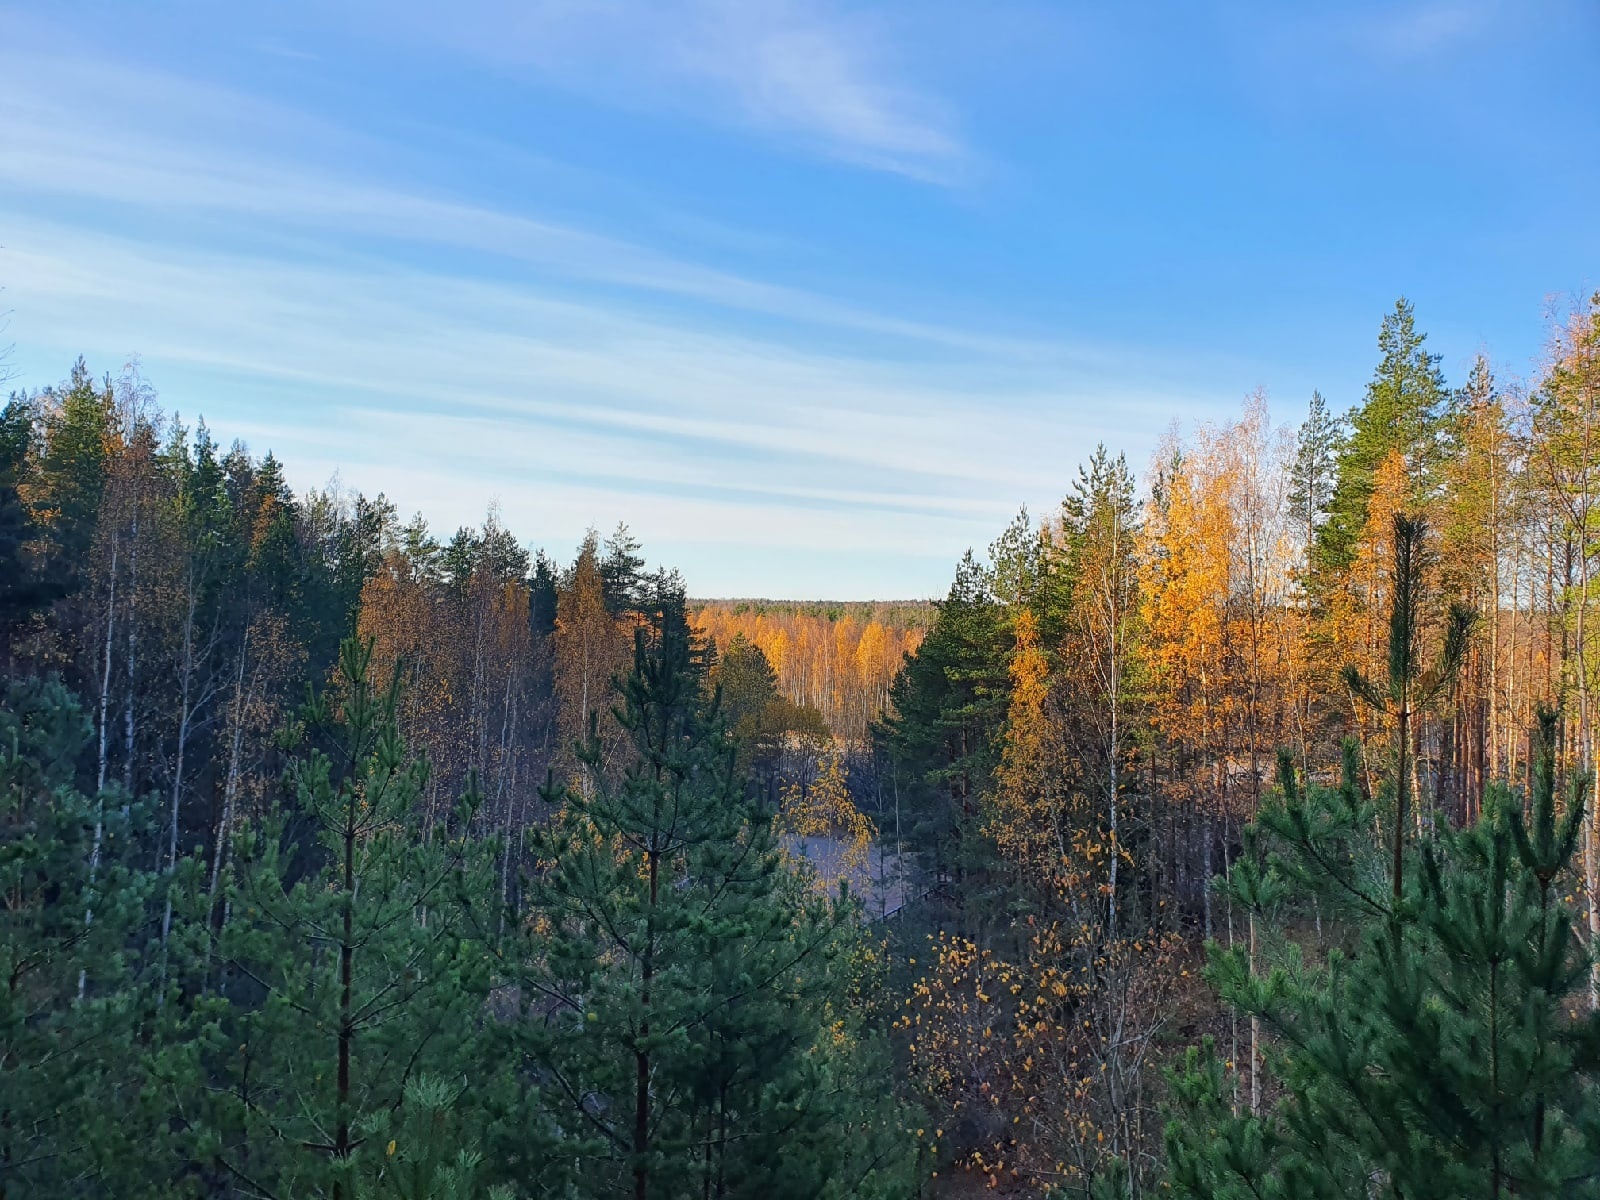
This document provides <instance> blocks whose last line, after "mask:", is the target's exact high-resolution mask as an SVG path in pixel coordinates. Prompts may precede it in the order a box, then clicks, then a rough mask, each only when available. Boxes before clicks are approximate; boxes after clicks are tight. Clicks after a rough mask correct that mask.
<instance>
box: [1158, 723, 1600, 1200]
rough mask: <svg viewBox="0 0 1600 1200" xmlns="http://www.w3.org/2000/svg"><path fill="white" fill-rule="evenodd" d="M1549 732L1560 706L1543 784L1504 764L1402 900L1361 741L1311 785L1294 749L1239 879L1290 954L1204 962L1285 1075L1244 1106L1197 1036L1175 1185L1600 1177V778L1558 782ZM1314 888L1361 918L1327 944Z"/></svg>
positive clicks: (1482, 1188)
mask: <svg viewBox="0 0 1600 1200" xmlns="http://www.w3.org/2000/svg"><path fill="white" fill-rule="evenodd" d="M1555 734H1556V722H1555V719H1554V717H1553V716H1551V715H1549V714H1546V715H1545V716H1543V717H1542V718H1541V721H1540V729H1539V732H1538V736H1537V738H1536V741H1537V743H1538V746H1539V754H1538V765H1537V770H1536V771H1535V776H1534V786H1533V791H1532V795H1531V796H1529V797H1527V798H1526V799H1524V798H1523V797H1520V796H1517V795H1514V794H1512V793H1511V792H1509V791H1508V790H1507V789H1505V788H1504V787H1503V786H1501V785H1496V786H1495V788H1493V789H1492V790H1491V796H1490V801H1489V803H1487V804H1486V806H1485V812H1484V814H1483V816H1482V817H1481V819H1480V820H1479V821H1478V822H1477V823H1476V824H1474V825H1473V826H1472V827H1470V828H1467V829H1464V830H1461V831H1450V832H1446V833H1444V834H1442V835H1441V836H1440V837H1439V838H1438V840H1437V842H1436V843H1434V844H1431V845H1429V846H1427V847H1425V848H1424V850H1423V852H1422V853H1421V854H1420V855H1416V856H1413V857H1412V858H1411V859H1409V860H1408V862H1407V871H1406V876H1405V880H1404V885H1405V889H1404V894H1403V896H1402V898H1401V901H1400V903H1399V907H1398V908H1396V907H1395V904H1394V902H1393V901H1392V900H1391V899H1390V898H1389V897H1388V896H1387V895H1386V894H1385V893H1386V891H1387V890H1388V889H1387V888H1386V887H1385V882H1386V881H1385V880H1384V878H1383V876H1384V873H1383V871H1382V869H1381V868H1380V867H1379V863H1380V862H1381V861H1382V853H1381V851H1380V849H1379V847H1378V846H1377V844H1376V843H1375V842H1374V841H1373V839H1372V837H1371V834H1370V829H1371V823H1372V818H1373V815H1374V811H1373V808H1372V806H1371V805H1369V804H1367V803H1365V802H1364V801H1362V799H1361V797H1360V792H1359V789H1358V788H1357V787H1356V786H1355V781H1354V774H1355V772H1354V755H1353V753H1347V755H1346V769H1345V782H1344V785H1343V786H1342V787H1341V788H1340V789H1339V791H1338V792H1336V793H1330V792H1327V791H1325V790H1323V789H1320V788H1315V787H1313V788H1311V789H1308V790H1305V791H1302V790H1301V788H1300V787H1299V786H1298V785H1297V783H1296V781H1295V780H1294V778H1293V771H1292V767H1288V766H1287V762H1286V764H1285V765H1286V768H1287V769H1286V770H1285V772H1284V787H1283V790H1282V794H1281V795H1280V797H1279V798H1278V801H1277V803H1275V804H1274V805H1273V806H1272V807H1271V808H1269V809H1268V810H1266V811H1264V812H1263V815H1262V818H1261V821H1260V823H1259V826H1258V827H1257V828H1256V829H1255V830H1254V831H1253V832H1252V837H1253V838H1259V839H1260V841H1261V845H1262V847H1263V849H1264V850H1265V851H1266V855H1265V863H1266V865H1265V867H1264V868H1261V869H1256V867H1255V866H1254V860H1253V859H1252V858H1250V857H1248V856H1247V858H1246V859H1244V860H1242V861H1241V863H1240V864H1239V865H1238V866H1236V867H1235V870H1234V874H1233V879H1232V881H1231V882H1230V883H1229V884H1228V885H1227V890H1228V891H1229V892H1230V894H1231V895H1232V897H1233V898H1234V899H1235V900H1236V901H1238V902H1239V903H1241V904H1245V905H1247V906H1248V907H1250V908H1251V909H1252V911H1254V912H1255V913H1256V914H1257V915H1258V917H1259V918H1260V919H1261V920H1262V921H1263V922H1264V923H1266V924H1268V925H1269V926H1270V927H1271V928H1273V929H1274V930H1275V931H1276V936H1275V939H1274V941H1275V953H1274V957H1275V958H1276V964H1275V965H1274V967H1273V968H1272V970H1271V971H1270V972H1268V973H1266V974H1265V975H1262V974H1259V973H1257V972H1255V971H1252V970H1251V968H1250V963H1249V960H1248V957H1247V955H1246V952H1245V951H1244V950H1243V949H1242V948H1236V949H1234V950H1224V949H1222V948H1220V947H1213V948H1212V951H1211V956H1212V961H1211V966H1210V968H1209V971H1208V977H1209V978H1210V979H1211V980H1212V982H1213V983H1214V984H1215V985H1216V986H1217V988H1218V990H1219V992H1220V993H1221V995H1222V997H1223V999H1224V1000H1225V1001H1226V1002H1228V1003H1229V1004H1230V1005H1232V1006H1233V1007H1234V1008H1235V1009H1236V1011H1240V1012H1243V1013H1249V1014H1252V1015H1254V1016H1256V1017H1258V1018H1259V1019H1260V1020H1261V1022H1262V1023H1263V1025H1264V1026H1265V1027H1266V1029H1267V1030H1268V1031H1269V1032H1270V1034H1271V1036H1272V1038H1273V1042H1274V1045H1273V1047H1272V1049H1271V1051H1270V1052H1269V1055H1268V1062H1269V1064H1270V1066H1271V1068H1272V1071H1273V1075H1274V1076H1275V1077H1276V1079H1277V1080H1278V1081H1279V1084H1280V1086H1281V1089H1282V1096H1281V1099H1280V1100H1279V1102H1278V1104H1277V1105H1276V1106H1275V1107H1274V1108H1273V1109H1272V1110H1271V1111H1270V1112H1268V1113H1266V1114H1264V1115H1262V1116H1259V1117H1258V1116H1255V1115H1252V1114H1235V1113H1232V1112H1230V1111H1229V1110H1228V1107H1227V1105H1226V1103H1225V1101H1224V1097H1225V1096H1226V1094H1227V1091H1228V1086H1229V1085H1228V1080H1227V1073H1226V1069H1225V1068H1224V1066H1223V1065H1222V1064H1221V1063H1220V1062H1218V1061H1217V1060H1216V1058H1215V1056H1214V1054H1212V1053H1211V1052H1210V1051H1209V1049H1208V1050H1206V1051H1199V1052H1192V1053H1191V1055H1190V1057H1189V1059H1188V1061H1187V1063H1186V1066H1185V1069H1184V1070H1182V1071H1180V1072H1178V1073H1177V1074H1176V1075H1175V1076H1174V1079H1173V1083H1174V1093H1175V1098H1176V1102H1177V1104H1176V1114H1175V1119H1174V1120H1173V1122H1172V1124H1171V1125H1170V1126H1169V1129H1168V1149H1169V1154H1170V1163H1171V1169H1170V1182H1171V1184H1172V1187H1173V1190H1174V1192H1175V1194H1177V1195H1179V1196H1188V1197H1205V1198H1208V1200H1209V1198H1220V1197H1228V1198H1233V1197H1240V1198H1242V1197H1246V1196H1252V1197H1285V1198H1287V1197H1313V1198H1314V1197H1328V1198H1330V1200H1331V1198H1333V1197H1341V1198H1344V1197H1357V1196H1361V1197H1384V1198H1389V1197H1393V1198H1395V1200H1400V1198H1402V1197H1403V1198H1404V1200H1447V1198H1454V1197H1460V1196H1491V1197H1494V1196H1509V1195H1517V1196H1543V1197H1552V1198H1553V1197H1557V1196H1561V1197H1569V1196H1593V1195H1596V1194H1600V1186H1597V1182H1596V1180H1597V1178H1600V1120H1597V1118H1596V1116H1595V1111H1596V1110H1595V1102H1596V1099H1597V1098H1600V1092H1597V1085H1600V1074H1597V1072H1600V1018H1596V1017H1594V1016H1593V1015H1592V1014H1589V1015H1586V1017H1585V1018H1583V1019H1580V1018H1578V1017H1577V1015H1576V1012H1577V1008H1578V1005H1577V998H1578V996H1579V995H1580V994H1581V993H1582V991H1583V990H1584V988H1585V986H1586V983H1587V976H1588V957H1587V955H1586V954H1585V953H1583V951H1582V949H1581V947H1580V944H1579V943H1578V941H1577V939H1576V938H1575V936H1574V914H1573V913H1572V911H1571V908H1570V906H1569V904H1568V903H1567V902H1566V901H1565V900H1564V898H1563V890H1564V889H1568V888H1570V887H1571V880H1572V867H1573V863H1572V859H1573V854H1574V851H1575V848H1576V844H1577V839H1578V836H1579V831H1580V829H1581V825H1582V821H1583V813H1584V807H1585V801H1586V798H1587V787H1586V786H1585V781H1584V780H1582V779H1581V778H1579V779H1575V780H1574V781H1573V782H1572V784H1571V786H1570V788H1569V790H1568V793H1567V796H1566V797H1565V803H1564V804H1563V803H1562V802H1561V801H1560V800H1559V799H1558V797H1557V794H1556V793H1557V787H1556V766H1555V763H1556V758H1555V749H1554V743H1555ZM1525 811H1526V812H1527V815H1526V816H1525V815H1524V812H1525ZM1313 898H1316V899H1319V900H1320V902H1322V903H1323V904H1325V905H1328V906H1330V907H1329V908H1328V910H1327V911H1331V912H1337V913H1338V914H1340V916H1341V918H1342V922H1343V924H1344V928H1345V929H1346V930H1347V935H1346V936H1345V938H1344V939H1343V941H1344V946H1343V947H1341V948H1339V949H1335V950H1333V951H1330V953H1329V954H1328V956H1327V960H1326V962H1325V963H1322V964H1320V965H1318V964H1316V963H1315V962H1314V961H1312V960H1311V959H1310V958H1309V957H1308V956H1306V955H1305V954H1304V953H1303V952H1302V951H1301V949H1300V947H1299V946H1298V945H1297V944H1296V943H1295V942H1294V941H1293V940H1292V938H1291V937H1290V934H1291V933H1292V931H1293V929H1294V928H1295V922H1294V917H1295V915H1296V914H1297V913H1303V912H1304V911H1305V908H1306V907H1307V906H1308V905H1309V903H1310V902H1311V900H1312V899H1313ZM1397 922H1398V923H1400V924H1403V925H1404V927H1405V936H1404V940H1403V947H1404V948H1403V950H1402V949H1401V948H1400V946H1399V945H1398V944H1397V940H1396V939H1395V937H1394V928H1395V925H1396V923H1397Z"/></svg>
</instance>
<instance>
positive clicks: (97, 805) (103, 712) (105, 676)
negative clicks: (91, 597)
mask: <svg viewBox="0 0 1600 1200" xmlns="http://www.w3.org/2000/svg"><path fill="white" fill-rule="evenodd" d="M116 628H117V543H116V542H115V541H114V540H113V542H112V543H111V582H110V585H109V591H108V594H107V596H106V638H105V642H106V653H105V660H104V662H103V664H102V666H101V670H100V722H99V725H100V730H99V761H98V766H97V769H96V771H95V782H94V841H93V843H92V844H91V846H90V849H89V886H90V887H93V886H94V880H95V875H96V874H98V872H99V870H100V851H101V848H102V847H103V845H104V844H105V832H106V733H107V729H106V723H107V720H108V716H109V710H110V707H111V647H112V645H113V643H114V642H115V641H116ZM93 923H94V904H93V901H92V900H91V902H90V903H89V905H88V906H87V907H85V908H84V910H83V926H84V928H85V929H87V928H88V927H89V926H90V925H91V924H93ZM87 984H88V971H87V970H86V969H84V968H82V967H80V968H79V969H78V999H79V1000H80V1001H81V1000H82V999H83V994H84V989H85V987H86V986H87Z"/></svg>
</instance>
